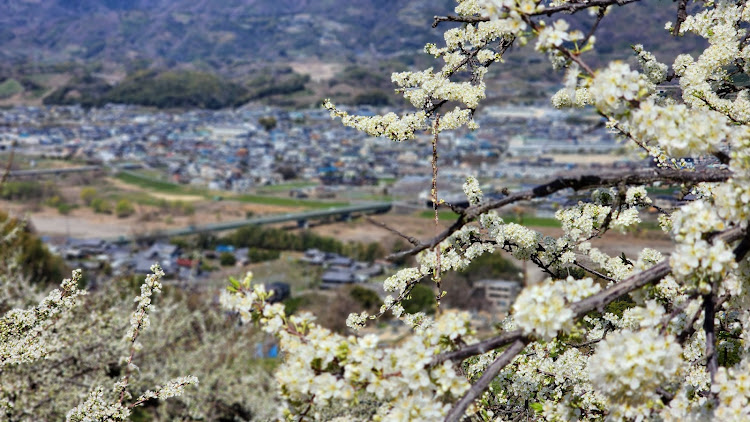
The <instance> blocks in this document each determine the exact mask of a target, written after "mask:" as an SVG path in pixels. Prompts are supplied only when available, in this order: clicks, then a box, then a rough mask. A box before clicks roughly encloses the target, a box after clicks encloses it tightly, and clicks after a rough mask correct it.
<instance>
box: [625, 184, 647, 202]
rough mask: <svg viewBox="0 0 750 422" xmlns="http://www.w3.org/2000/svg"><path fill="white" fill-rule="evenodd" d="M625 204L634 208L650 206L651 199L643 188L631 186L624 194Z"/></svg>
mask: <svg viewBox="0 0 750 422" xmlns="http://www.w3.org/2000/svg"><path fill="white" fill-rule="evenodd" d="M625 203H626V204H628V205H635V206H647V205H651V199H650V198H649V197H648V192H646V188H645V187H643V186H632V187H630V188H628V190H627V192H626V193H625Z"/></svg>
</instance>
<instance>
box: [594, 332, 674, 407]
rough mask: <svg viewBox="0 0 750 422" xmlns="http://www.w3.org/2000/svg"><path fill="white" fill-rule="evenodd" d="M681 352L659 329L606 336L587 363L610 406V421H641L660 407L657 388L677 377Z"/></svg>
mask: <svg viewBox="0 0 750 422" xmlns="http://www.w3.org/2000/svg"><path fill="white" fill-rule="evenodd" d="M681 353H682V349H681V347H680V345H679V344H678V343H677V342H676V340H675V338H674V337H672V336H671V335H662V334H660V333H659V331H658V329H654V328H648V329H643V330H640V331H630V330H623V331H619V332H615V333H612V334H610V335H609V336H607V338H606V339H605V340H603V341H602V342H601V343H599V345H598V346H597V348H596V352H595V353H594V355H593V356H592V357H591V359H590V360H589V366H588V370H589V374H590V377H591V382H592V384H593V385H594V386H595V387H596V389H597V391H598V392H599V393H600V394H602V395H604V396H605V397H607V399H608V400H609V402H610V405H611V407H610V417H612V418H613V419H616V420H623V419H626V420H631V419H642V418H643V417H644V416H645V415H647V414H648V412H649V411H650V410H651V409H652V408H653V407H657V406H659V404H660V403H661V399H660V397H659V396H658V395H657V394H656V392H655V391H656V389H657V387H660V386H661V385H663V384H664V383H666V382H669V381H671V380H672V379H673V377H675V376H676V375H677V373H678V370H679V368H680V365H681V360H680V354H681Z"/></svg>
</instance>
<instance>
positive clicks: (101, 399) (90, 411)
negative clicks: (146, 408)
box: [65, 387, 130, 422]
mask: <svg viewBox="0 0 750 422" xmlns="http://www.w3.org/2000/svg"><path fill="white" fill-rule="evenodd" d="M108 396H109V395H107V394H105V392H104V389H103V388H101V387H99V388H96V389H94V390H93V391H91V392H90V393H89V395H88V397H86V400H85V401H84V402H83V403H81V404H79V405H78V406H76V407H75V408H73V409H71V410H70V412H68V414H67V415H66V417H65V420H66V421H67V422H97V421H112V422H116V421H126V420H128V419H129V417H130V409H129V408H127V407H126V406H123V405H122V404H121V403H119V402H118V401H117V400H114V398H113V397H108Z"/></svg>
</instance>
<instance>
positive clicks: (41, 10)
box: [0, 0, 454, 68]
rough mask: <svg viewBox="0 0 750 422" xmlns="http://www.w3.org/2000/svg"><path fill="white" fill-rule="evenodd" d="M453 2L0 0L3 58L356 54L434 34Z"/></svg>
mask: <svg viewBox="0 0 750 422" xmlns="http://www.w3.org/2000/svg"><path fill="white" fill-rule="evenodd" d="M453 4H454V2H453V1H451V0H197V1H196V0H0V10H3V11H4V12H3V13H2V14H0V58H2V59H3V60H5V61H12V62H17V61H46V62H49V61H67V60H84V61H87V60H99V61H113V62H121V61H124V60H131V61H132V60H139V59H145V60H148V61H157V62H161V63H162V64H166V65H170V64H175V63H190V62H196V61H200V62H205V63H207V64H208V65H209V66H210V67H214V68H215V67H221V66H222V63H224V62H229V63H231V62H233V61H254V60H272V61H277V60H280V59H284V58H288V57H313V56H317V57H323V58H331V57H336V58H344V57H350V58H355V57H356V56H358V55H389V54H394V53H398V52H403V51H416V50H419V49H421V48H422V47H423V45H424V44H425V43H426V42H428V41H432V42H434V41H435V36H439V31H437V30H435V31H430V30H429V29H430V23H431V18H432V16H433V15H435V14H440V13H448V12H451V10H452V7H453Z"/></svg>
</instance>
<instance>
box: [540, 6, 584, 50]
mask: <svg viewBox="0 0 750 422" xmlns="http://www.w3.org/2000/svg"><path fill="white" fill-rule="evenodd" d="M530 3H531V2H530ZM540 26H541V28H542V29H541V30H540V31H539V36H538V38H537V42H536V47H535V48H536V49H537V50H538V51H548V50H550V49H553V48H555V47H559V46H561V45H562V43H563V42H565V41H578V40H580V39H583V33H582V32H581V31H577V30H574V31H570V32H568V29H570V25H569V24H568V22H566V21H564V20H563V19H558V20H557V21H555V23H554V24H553V25H552V26H547V25H544V22H540Z"/></svg>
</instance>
